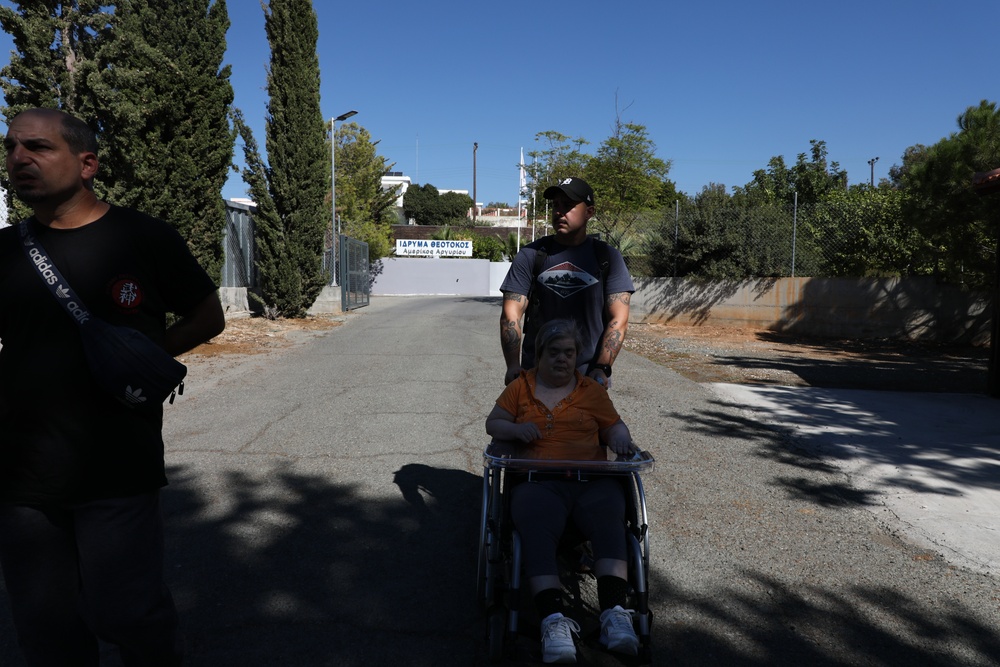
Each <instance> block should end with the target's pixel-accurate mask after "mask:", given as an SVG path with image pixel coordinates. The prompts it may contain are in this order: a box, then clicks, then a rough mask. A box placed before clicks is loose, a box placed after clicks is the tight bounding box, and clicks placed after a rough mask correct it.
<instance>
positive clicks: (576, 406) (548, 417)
mask: <svg viewBox="0 0 1000 667" xmlns="http://www.w3.org/2000/svg"><path fill="white" fill-rule="evenodd" d="M536 372H537V371H536V369H531V370H529V371H522V372H521V375H520V377H518V378H517V380H515V381H514V382H511V383H510V384H509V385H507V388H506V389H504V391H503V393H502V394H500V398H498V399H497V405H499V406H500V407H501V408H503V409H504V410H506V411H507V412H509V413H510V414H512V415H514V421H515V423H518V424H523V423H524V422H529V421H531V422H534V423H535V424H537V425H538V429H539V430H540V431H541V432H542V434H543V435H542V439H541V440H535V441H534V442H532V443H531V445H530V446H531V449H532V454H533V455H535V456H538V457H539V458H544V459H564V460H570V461H601V460H604V459H605V458H606V457H607V454H606V453H605V452H604V450H603V449H601V446H600V437H599V434H598V432H599V431H600V430H601V429H605V428H607V427H609V426H611V425H612V424H614V423H615V422H617V421H618V420H619V419H620V417H619V416H618V411H617V410H615V406H614V404H613V403H612V402H611V398H610V397H609V396H608V392H607V390H606V389H605V388H604V387H602V386H601V385H599V384H597V383H596V382H594V381H593V380H591V379H590V378H588V377H584V376H583V375H582V374H581V373H580V371H576V387H575V388H574V389H573V391H572V392H570V394H569V396H567V397H566V398H564V399H563V400H561V401H559V403H558V404H556V406H555V407H554V408H553V409H551V410H549V408H548V406H546V405H545V404H544V403H542V402H541V401H539V400H538V399H536V398H535V374H536Z"/></svg>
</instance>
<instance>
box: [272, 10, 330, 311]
mask: <svg viewBox="0 0 1000 667" xmlns="http://www.w3.org/2000/svg"><path fill="white" fill-rule="evenodd" d="M264 29H265V31H266V33H267V40H268V43H269V44H270V46H271V62H270V67H269V69H268V73H267V90H268V96H269V101H268V105H267V112H268V113H267V118H266V128H265V132H266V147H267V157H268V170H267V174H268V181H269V192H270V196H271V199H272V201H273V203H274V209H275V212H276V214H277V216H278V217H279V219H280V224H281V226H282V233H281V234H277V233H275V234H270V235H269V238H270V239H271V240H274V241H278V240H281V241H282V242H283V243H284V245H285V247H284V248H282V249H278V248H274V249H271V250H270V251H269V252H270V253H272V254H273V255H274V256H277V255H279V254H281V253H282V252H283V253H287V254H288V257H289V261H288V262H280V263H279V266H280V267H282V270H283V271H287V270H288V269H290V268H292V267H294V270H295V271H296V272H297V275H296V276H290V275H281V276H276V279H275V281H274V282H275V285H276V286H280V285H283V284H287V285H288V287H287V289H288V290H289V295H290V294H291V293H292V292H294V291H298V292H299V294H300V297H299V298H300V303H299V306H298V308H294V309H293V308H290V307H289V309H288V310H287V311H283V312H282V313H281V314H282V315H285V316H289V317H301V316H303V315H304V314H305V311H306V309H307V308H308V307H309V306H310V305H312V303H313V302H314V301H315V300H316V297H317V296H319V293H320V290H322V288H323V286H324V285H325V284H326V279H327V276H326V274H325V272H324V271H323V245H324V237H325V233H326V228H327V226H328V218H327V215H326V196H327V193H328V191H329V189H330V175H329V165H330V162H329V154H328V145H327V143H326V140H327V131H326V123H325V122H324V120H323V115H322V113H321V111H320V104H319V99H320V98H319V80H320V78H319V57H318V56H317V54H316V43H317V41H318V40H319V28H318V25H317V20H316V13H315V11H314V10H313V6H312V2H310V0H270V2H269V4H268V6H267V7H266V8H265V15H264ZM262 240H263V239H262ZM265 242H267V241H265ZM261 268H262V269H263V268H265V267H261ZM265 298H267V297H265ZM271 298H272V299H275V298H276V297H275V296H274V295H272V297H271ZM284 300H285V301H286V302H289V303H290V300H289V299H287V298H286V299H284Z"/></svg>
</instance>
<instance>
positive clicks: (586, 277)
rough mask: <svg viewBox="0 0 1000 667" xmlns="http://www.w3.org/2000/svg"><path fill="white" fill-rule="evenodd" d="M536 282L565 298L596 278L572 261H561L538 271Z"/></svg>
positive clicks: (588, 285) (594, 281) (592, 282)
mask: <svg viewBox="0 0 1000 667" xmlns="http://www.w3.org/2000/svg"><path fill="white" fill-rule="evenodd" d="M538 282H539V284H541V285H542V286H543V287H547V288H548V289H550V290H552V291H553V292H555V293H556V294H558V295H559V296H561V297H563V298H564V299H565V298H566V297H568V296H570V295H571V294H576V293H577V292H579V291H580V290H582V289H586V288H588V287H590V286H591V285H593V284H594V283H596V282H598V280H597V278H595V277H594V276H592V275H590V274H589V273H587V272H586V271H584V270H583V269H581V268H580V267H579V266H577V265H576V264H574V263H573V262H563V263H562V264H556V265H555V266H553V267H552V268H550V269H546V270H545V271H542V272H541V273H539V274H538Z"/></svg>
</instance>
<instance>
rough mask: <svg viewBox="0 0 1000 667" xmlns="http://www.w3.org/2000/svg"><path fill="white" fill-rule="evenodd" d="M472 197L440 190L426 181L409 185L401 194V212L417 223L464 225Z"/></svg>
mask: <svg viewBox="0 0 1000 667" xmlns="http://www.w3.org/2000/svg"><path fill="white" fill-rule="evenodd" d="M471 208H472V197H470V196H469V195H463V194H461V193H458V192H445V193H444V194H441V193H440V191H439V190H438V189H437V188H436V187H434V186H433V185H431V184H430V183H427V184H426V185H411V186H410V187H409V188H407V190H406V192H405V193H404V194H403V213H404V215H406V217H407V218H408V219H413V220H416V222H417V224H418V225H437V226H441V225H466V224H468V223H469V219H468V212H469V209H471Z"/></svg>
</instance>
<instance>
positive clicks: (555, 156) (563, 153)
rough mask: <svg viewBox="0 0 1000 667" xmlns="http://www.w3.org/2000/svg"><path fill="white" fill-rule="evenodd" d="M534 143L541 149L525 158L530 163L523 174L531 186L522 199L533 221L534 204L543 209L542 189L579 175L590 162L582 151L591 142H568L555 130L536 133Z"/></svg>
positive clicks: (534, 215) (529, 152)
mask: <svg viewBox="0 0 1000 667" xmlns="http://www.w3.org/2000/svg"><path fill="white" fill-rule="evenodd" d="M535 142H536V143H539V144H541V145H542V146H541V148H536V149H535V150H532V151H528V157H529V158H531V159H530V162H529V164H525V165H524V171H525V172H526V174H527V175H528V178H529V180H530V183H531V184H530V185H529V190H528V192H526V193H525V194H524V198H525V199H526V200H527V201H528V207H529V211H530V214H529V217H532V218H534V217H537V213H536V211H534V210H533V209H532V206H534V205H537V206H538V207H540V208H541V209H542V210H544V207H545V197H544V196H543V193H544V192H545V188H547V187H549V186H550V185H555V184H556V183H558V182H559V181H561V180H563V179H564V178H569V177H570V176H580V175H582V174H583V172H584V168H585V167H586V166H587V162H588V161H589V160H590V156H588V155H587V154H585V153H584V152H583V150H582V149H583V147H584V146H586V145H587V144H588V143H590V142H588V141H587V140H586V139H584V138H582V137H577V138H575V139H571V138H570V137H568V136H566V135H564V134H560V133H559V132H556V131H554V130H547V131H545V132H539V133H538V134H536V135H535ZM532 202H534V204H533V203H532Z"/></svg>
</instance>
